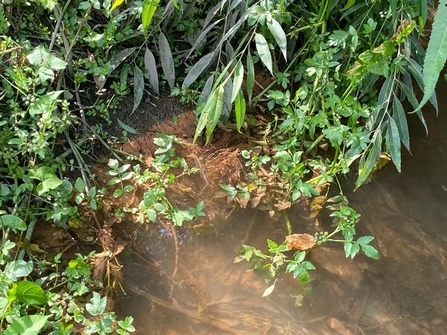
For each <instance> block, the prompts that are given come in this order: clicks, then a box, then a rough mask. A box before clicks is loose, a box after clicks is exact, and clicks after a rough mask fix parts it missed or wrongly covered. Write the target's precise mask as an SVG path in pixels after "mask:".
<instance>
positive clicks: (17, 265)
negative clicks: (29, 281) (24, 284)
mask: <svg viewBox="0 0 447 335" xmlns="http://www.w3.org/2000/svg"><path fill="white" fill-rule="evenodd" d="M31 271H33V262H32V261H29V262H25V261H24V260H22V259H19V260H17V261H13V262H9V263H7V264H6V266H5V269H4V271H3V273H4V274H5V275H6V278H7V279H8V280H10V281H17V278H20V277H26V276H28V275H29V274H30V273H31Z"/></svg>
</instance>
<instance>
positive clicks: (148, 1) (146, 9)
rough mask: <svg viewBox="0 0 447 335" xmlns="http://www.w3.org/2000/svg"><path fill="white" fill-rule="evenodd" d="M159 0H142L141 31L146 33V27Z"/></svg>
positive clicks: (149, 23) (150, 21)
mask: <svg viewBox="0 0 447 335" xmlns="http://www.w3.org/2000/svg"><path fill="white" fill-rule="evenodd" d="M159 3H160V0H144V2H143V11H142V13H141V22H142V24H143V33H144V34H146V33H147V29H148V28H149V26H150V25H151V23H152V17H153V16H154V14H155V11H156V10H157V7H158V4H159Z"/></svg>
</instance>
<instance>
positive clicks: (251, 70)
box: [247, 50, 255, 105]
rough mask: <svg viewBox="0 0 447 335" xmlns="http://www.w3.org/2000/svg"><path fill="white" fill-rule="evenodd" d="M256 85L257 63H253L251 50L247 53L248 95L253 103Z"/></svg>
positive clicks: (249, 101)
mask: <svg viewBox="0 0 447 335" xmlns="http://www.w3.org/2000/svg"><path fill="white" fill-rule="evenodd" d="M254 86H255V65H254V64H253V58H252V57H251V52H250V50H249V51H248V54H247V96H248V104H249V105H250V104H251V98H252V96H253V87H254Z"/></svg>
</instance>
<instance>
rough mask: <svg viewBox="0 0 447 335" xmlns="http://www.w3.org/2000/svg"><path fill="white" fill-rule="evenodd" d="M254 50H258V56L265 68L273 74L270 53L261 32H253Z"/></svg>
mask: <svg viewBox="0 0 447 335" xmlns="http://www.w3.org/2000/svg"><path fill="white" fill-rule="evenodd" d="M255 42H256V50H257V51H258V54H259V58H261V61H262V62H263V63H264V65H265V66H266V68H267V69H268V70H269V71H270V73H271V74H272V75H273V65H272V54H271V53H270V49H269V45H268V43H267V40H266V39H265V37H264V36H263V35H261V34H258V33H256V34H255Z"/></svg>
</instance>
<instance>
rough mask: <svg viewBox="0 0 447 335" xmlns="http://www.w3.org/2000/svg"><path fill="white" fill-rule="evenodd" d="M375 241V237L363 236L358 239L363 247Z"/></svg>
mask: <svg viewBox="0 0 447 335" xmlns="http://www.w3.org/2000/svg"><path fill="white" fill-rule="evenodd" d="M373 240H374V237H372V236H362V237H359V238H358V240H357V243H358V244H360V245H362V246H363V245H367V244H369V243H371V242H372V241H373Z"/></svg>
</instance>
